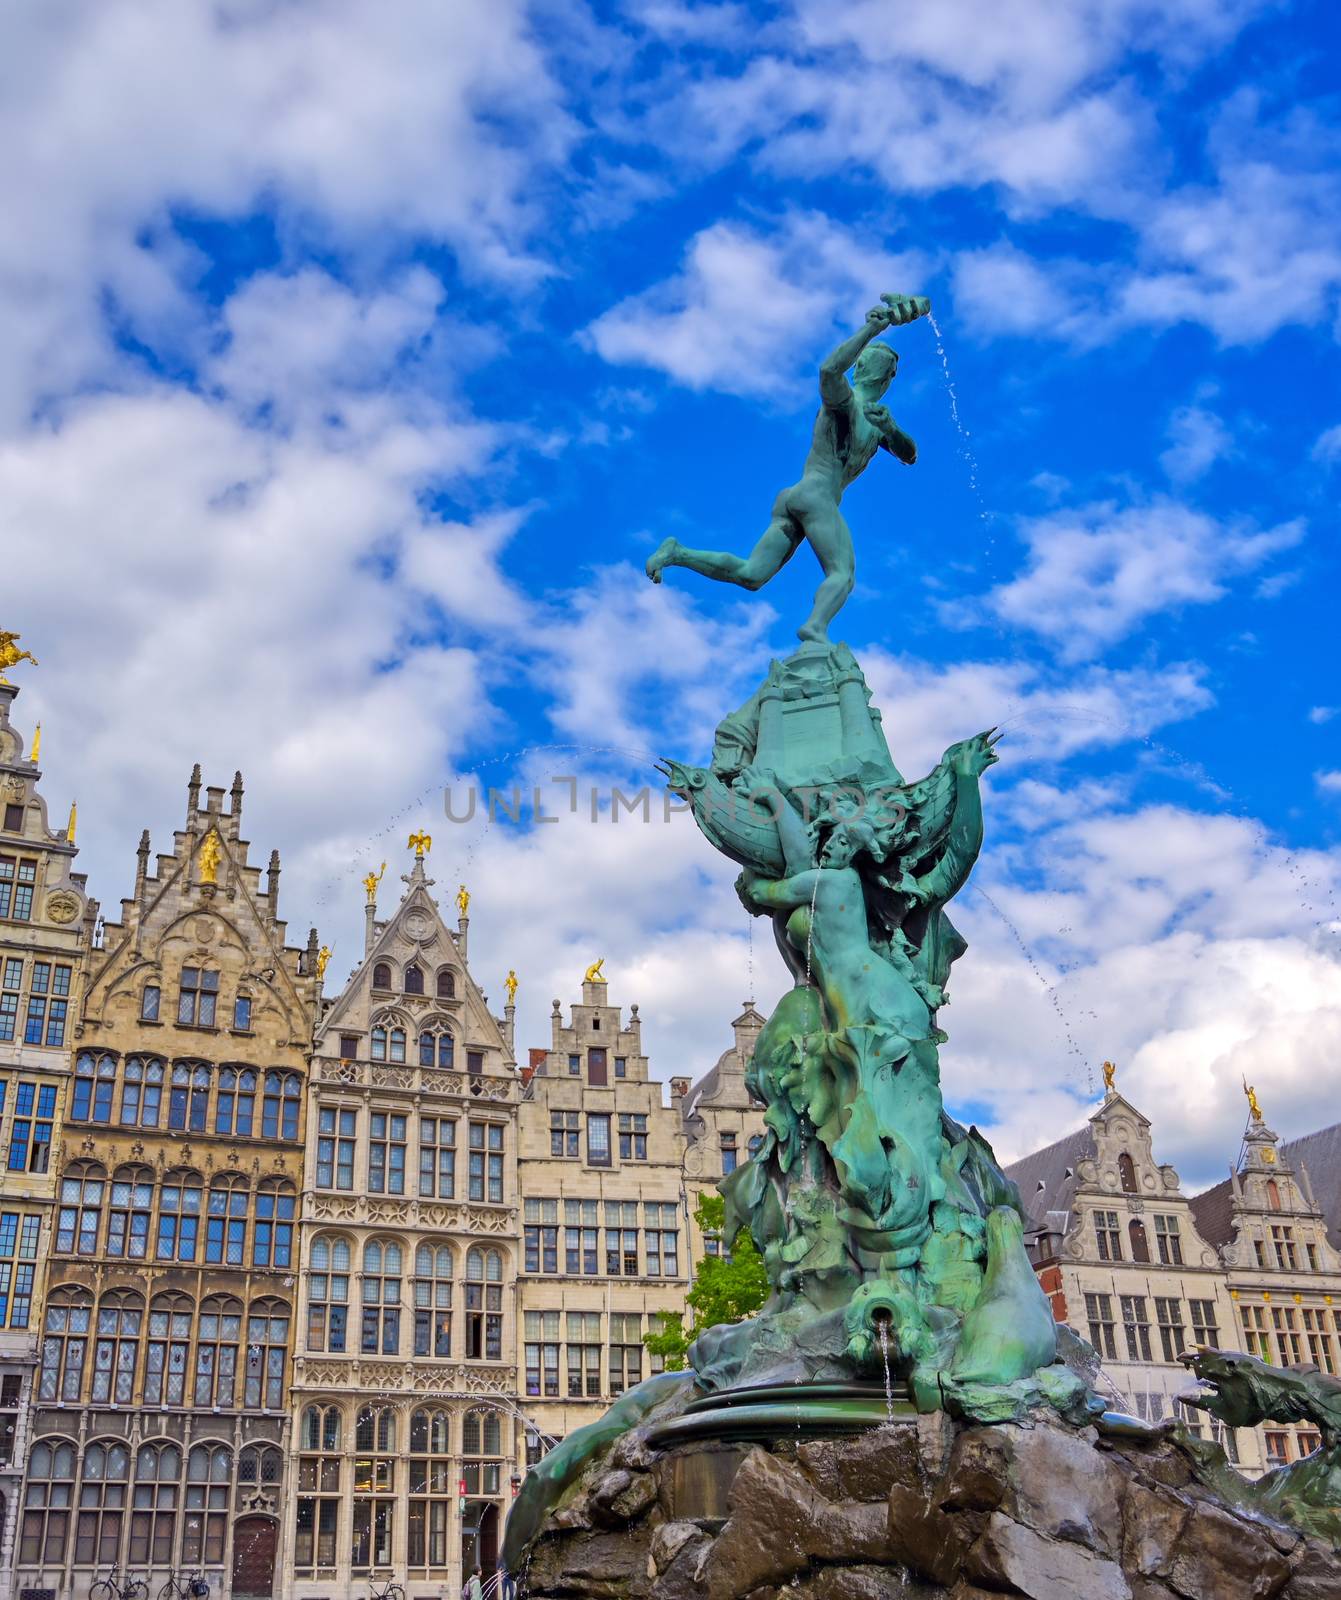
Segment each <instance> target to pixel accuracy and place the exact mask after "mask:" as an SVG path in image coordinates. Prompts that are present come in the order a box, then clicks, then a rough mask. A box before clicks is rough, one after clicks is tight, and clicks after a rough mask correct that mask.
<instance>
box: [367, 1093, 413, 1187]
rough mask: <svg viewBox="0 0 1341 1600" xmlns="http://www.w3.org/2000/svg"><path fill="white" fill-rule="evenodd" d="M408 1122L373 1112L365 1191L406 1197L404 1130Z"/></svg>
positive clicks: (369, 1125) (399, 1117) (391, 1114)
mask: <svg viewBox="0 0 1341 1600" xmlns="http://www.w3.org/2000/svg"><path fill="white" fill-rule="evenodd" d="M407 1120H408V1119H407V1118H406V1117H404V1116H402V1115H400V1114H399V1113H396V1112H387V1111H374V1112H372V1113H371V1115H370V1117H369V1119H368V1191H369V1193H370V1194H404V1193H405V1128H406V1122H407Z"/></svg>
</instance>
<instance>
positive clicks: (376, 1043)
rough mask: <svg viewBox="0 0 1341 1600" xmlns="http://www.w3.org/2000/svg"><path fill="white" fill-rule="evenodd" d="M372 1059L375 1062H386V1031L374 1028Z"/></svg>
mask: <svg viewBox="0 0 1341 1600" xmlns="http://www.w3.org/2000/svg"><path fill="white" fill-rule="evenodd" d="M372 1058H373V1060H374V1061H385V1060H386V1029H385V1028H374V1029H373V1030H372Z"/></svg>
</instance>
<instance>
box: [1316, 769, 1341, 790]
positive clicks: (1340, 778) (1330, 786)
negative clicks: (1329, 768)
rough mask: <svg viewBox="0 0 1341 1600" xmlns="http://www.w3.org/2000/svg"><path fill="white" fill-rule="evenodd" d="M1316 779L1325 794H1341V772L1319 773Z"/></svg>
mask: <svg viewBox="0 0 1341 1600" xmlns="http://www.w3.org/2000/svg"><path fill="white" fill-rule="evenodd" d="M1314 777H1315V779H1316V781H1317V785H1318V788H1319V789H1321V790H1322V792H1323V793H1324V794H1341V772H1318V773H1315V774H1314Z"/></svg>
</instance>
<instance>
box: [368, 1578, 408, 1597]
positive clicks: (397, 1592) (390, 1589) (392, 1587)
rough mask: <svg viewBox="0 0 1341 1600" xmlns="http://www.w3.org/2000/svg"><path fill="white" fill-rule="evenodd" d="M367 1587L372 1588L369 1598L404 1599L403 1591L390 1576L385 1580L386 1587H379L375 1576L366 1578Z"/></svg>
mask: <svg viewBox="0 0 1341 1600" xmlns="http://www.w3.org/2000/svg"><path fill="white" fill-rule="evenodd" d="M368 1587H369V1588H370V1589H371V1590H372V1596H371V1600H405V1591H404V1589H402V1588H401V1586H400V1585H399V1584H398V1583H394V1582H393V1581H392V1580H391V1579H390V1578H388V1579H387V1581H386V1588H385V1589H379V1588H378V1587H377V1580H376V1579H375V1578H369V1579H368Z"/></svg>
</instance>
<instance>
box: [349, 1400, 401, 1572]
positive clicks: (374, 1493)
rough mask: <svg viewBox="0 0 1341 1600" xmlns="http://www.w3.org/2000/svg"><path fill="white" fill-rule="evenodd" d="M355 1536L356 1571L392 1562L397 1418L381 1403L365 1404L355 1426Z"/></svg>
mask: <svg viewBox="0 0 1341 1600" xmlns="http://www.w3.org/2000/svg"><path fill="white" fill-rule="evenodd" d="M354 1448H355V1451H356V1454H355V1458H354V1505H353V1539H352V1544H351V1552H350V1555H351V1559H350V1565H351V1566H352V1567H353V1568H354V1570H355V1571H364V1572H366V1571H367V1570H368V1569H369V1568H370V1567H384V1566H388V1565H389V1564H390V1562H391V1542H392V1532H393V1526H392V1524H393V1516H394V1508H395V1501H394V1499H392V1498H391V1496H392V1494H393V1493H394V1491H395V1483H396V1477H395V1473H396V1460H395V1453H394V1452H395V1449H396V1419H395V1417H394V1416H393V1414H392V1413H391V1412H390V1411H389V1410H387V1409H386V1408H384V1407H381V1406H365V1407H364V1408H363V1410H361V1411H360V1412H359V1415H358V1422H357V1424H356V1426H355V1429H354Z"/></svg>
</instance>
